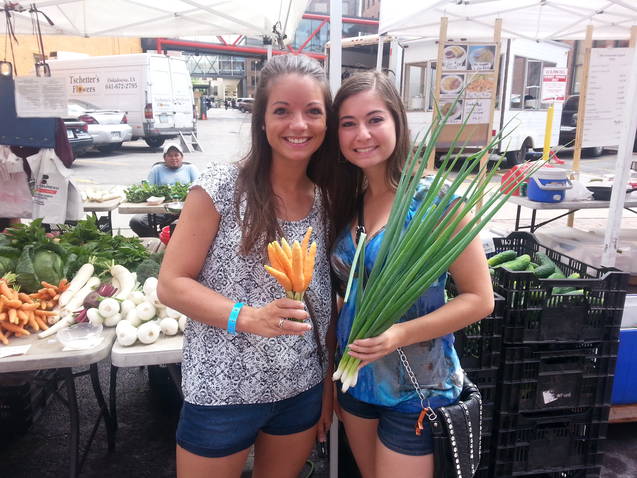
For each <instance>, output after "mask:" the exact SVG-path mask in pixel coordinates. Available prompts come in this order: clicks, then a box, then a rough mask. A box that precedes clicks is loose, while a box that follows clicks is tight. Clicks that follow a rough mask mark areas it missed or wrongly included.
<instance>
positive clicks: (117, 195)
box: [82, 186, 126, 202]
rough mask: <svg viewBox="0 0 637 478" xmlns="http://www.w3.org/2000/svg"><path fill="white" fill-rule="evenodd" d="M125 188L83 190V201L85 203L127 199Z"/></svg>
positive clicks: (90, 188) (89, 188)
mask: <svg viewBox="0 0 637 478" xmlns="http://www.w3.org/2000/svg"><path fill="white" fill-rule="evenodd" d="M125 197H126V195H125V194H124V188H123V187H122V186H113V187H110V188H97V187H88V188H85V189H83V190H82V201H85V202H87V201H88V202H105V201H110V200H111V199H121V200H122V201H123V200H124V199H125Z"/></svg>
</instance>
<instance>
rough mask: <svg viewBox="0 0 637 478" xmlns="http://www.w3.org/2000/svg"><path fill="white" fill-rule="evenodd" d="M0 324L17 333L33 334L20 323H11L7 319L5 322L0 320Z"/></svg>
mask: <svg viewBox="0 0 637 478" xmlns="http://www.w3.org/2000/svg"><path fill="white" fill-rule="evenodd" d="M0 326H2V327H4V328H5V329H7V330H10V331H11V332H14V333H16V334H23V335H31V332H29V331H28V330H25V329H23V328H22V327H20V326H19V325H15V324H9V323H7V321H6V320H5V321H4V322H0Z"/></svg>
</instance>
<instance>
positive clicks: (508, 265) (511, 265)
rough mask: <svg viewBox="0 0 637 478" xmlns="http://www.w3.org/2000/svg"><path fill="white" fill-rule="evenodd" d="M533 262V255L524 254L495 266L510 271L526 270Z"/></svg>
mask: <svg viewBox="0 0 637 478" xmlns="http://www.w3.org/2000/svg"><path fill="white" fill-rule="evenodd" d="M530 263H531V256H529V255H528V254H522V255H521V256H519V257H516V258H515V259H513V260H512V261H507V262H503V263H502V264H498V265H497V266H495V268H498V267H503V268H505V269H508V270H510V271H523V270H525V269H526V268H527V267H528V266H529V264H530Z"/></svg>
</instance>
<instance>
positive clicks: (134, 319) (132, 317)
mask: <svg viewBox="0 0 637 478" xmlns="http://www.w3.org/2000/svg"><path fill="white" fill-rule="evenodd" d="M122 315H124V314H122ZM124 317H126V320H128V321H129V322H130V323H131V324H132V325H133V326H134V327H139V326H140V325H141V324H142V319H140V318H139V315H137V309H131V310H129V311H128V313H127V314H126V315H125V316H124Z"/></svg>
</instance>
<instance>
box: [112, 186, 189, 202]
mask: <svg viewBox="0 0 637 478" xmlns="http://www.w3.org/2000/svg"><path fill="white" fill-rule="evenodd" d="M189 187H190V185H189V184H182V183H175V184H172V185H167V184H150V183H149V182H147V181H142V182H141V183H140V184H133V185H132V186H130V187H129V188H128V189H126V190H125V191H124V194H125V195H126V201H128V202H137V203H139V202H146V201H148V198H151V197H153V196H154V197H163V198H164V199H169V200H170V201H185V200H186V196H187V195H188V188H189Z"/></svg>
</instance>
